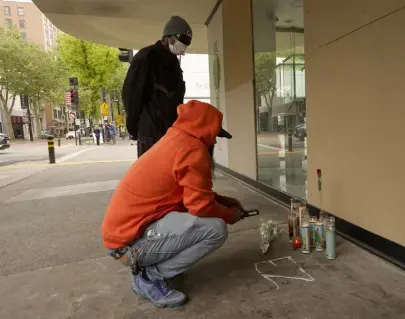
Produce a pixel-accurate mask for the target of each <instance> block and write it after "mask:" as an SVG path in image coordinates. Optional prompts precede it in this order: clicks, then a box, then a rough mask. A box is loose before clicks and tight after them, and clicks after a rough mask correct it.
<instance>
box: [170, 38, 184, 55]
mask: <svg viewBox="0 0 405 319" xmlns="http://www.w3.org/2000/svg"><path fill="white" fill-rule="evenodd" d="M169 49H170V51H171V52H172V53H173V54H175V55H184V54H185V53H186V49H187V45H185V44H183V43H181V42H180V41H179V40H176V39H175V40H174V44H170V43H169Z"/></svg>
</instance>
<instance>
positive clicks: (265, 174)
mask: <svg viewBox="0 0 405 319" xmlns="http://www.w3.org/2000/svg"><path fill="white" fill-rule="evenodd" d="M252 12H253V39H254V46H253V47H254V63H255V92H256V123H257V150H258V154H257V156H258V178H259V181H261V182H262V183H265V184H267V185H269V186H271V187H274V188H277V189H278V190H281V191H283V192H286V193H289V194H291V195H293V196H296V197H300V198H302V199H306V197H307V195H306V194H307V193H306V192H307V188H306V184H307V172H306V166H307V159H306V154H307V150H306V145H307V143H306V99H305V59H304V18H303V0H294V1H293V4H291V1H288V0H280V1H276V2H274V1H271V0H252Z"/></svg>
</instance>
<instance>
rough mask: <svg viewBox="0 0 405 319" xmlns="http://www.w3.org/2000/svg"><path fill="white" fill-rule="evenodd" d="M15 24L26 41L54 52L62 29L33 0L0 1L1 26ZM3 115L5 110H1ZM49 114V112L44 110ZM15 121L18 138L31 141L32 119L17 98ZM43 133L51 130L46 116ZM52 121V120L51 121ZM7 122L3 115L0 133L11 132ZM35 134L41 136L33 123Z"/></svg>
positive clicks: (43, 117)
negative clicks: (30, 121) (29, 129)
mask: <svg viewBox="0 0 405 319" xmlns="http://www.w3.org/2000/svg"><path fill="white" fill-rule="evenodd" d="M7 25H13V26H15V27H16V28H17V29H18V30H19V31H20V34H21V37H22V38H23V39H26V40H27V41H32V42H35V43H37V44H39V45H40V46H41V47H42V48H43V49H44V50H51V49H52V48H53V46H54V44H55V41H56V39H57V35H58V30H57V29H56V27H55V26H54V25H53V24H52V23H51V22H50V21H49V20H48V18H47V17H46V16H45V15H44V14H42V12H41V11H40V10H39V9H38V8H37V7H36V5H35V4H34V3H32V1H29V0H0V26H7ZM0 112H1V110H0ZM44 112H45V111H44ZM11 121H12V124H13V130H14V135H15V137H16V138H17V139H29V133H28V125H27V123H28V118H27V116H26V111H25V110H23V109H22V108H21V103H20V98H19V97H17V99H16V101H15V104H14V108H13V112H12V116H11ZM39 122H40V123H41V130H46V129H47V125H46V123H47V121H46V120H45V113H43V114H42V116H41V117H40V121H39ZM51 122H52V119H51ZM6 123H7V122H6V119H5V117H4V115H2V114H0V132H4V133H6V134H7V133H8V131H7V125H6ZM32 125H33V134H34V136H35V137H37V136H36V134H37V128H36V121H32Z"/></svg>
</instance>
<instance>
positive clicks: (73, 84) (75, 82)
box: [69, 77, 79, 86]
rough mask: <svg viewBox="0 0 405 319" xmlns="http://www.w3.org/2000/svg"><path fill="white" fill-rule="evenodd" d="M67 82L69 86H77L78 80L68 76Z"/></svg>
mask: <svg viewBox="0 0 405 319" xmlns="http://www.w3.org/2000/svg"><path fill="white" fill-rule="evenodd" d="M69 84H70V86H78V85H79V80H78V79H77V78H76V77H70V78H69Z"/></svg>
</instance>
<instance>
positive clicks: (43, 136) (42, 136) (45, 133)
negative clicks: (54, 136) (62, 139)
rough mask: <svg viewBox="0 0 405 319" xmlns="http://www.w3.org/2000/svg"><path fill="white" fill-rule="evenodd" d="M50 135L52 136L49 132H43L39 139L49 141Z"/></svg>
mask: <svg viewBox="0 0 405 319" xmlns="http://www.w3.org/2000/svg"><path fill="white" fill-rule="evenodd" d="M49 135H51V133H50V132H49V131H41V134H40V135H39V138H42V139H47V138H48V136H49Z"/></svg>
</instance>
